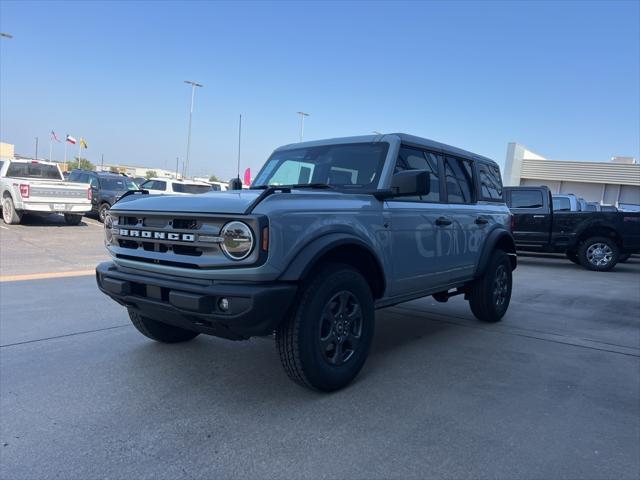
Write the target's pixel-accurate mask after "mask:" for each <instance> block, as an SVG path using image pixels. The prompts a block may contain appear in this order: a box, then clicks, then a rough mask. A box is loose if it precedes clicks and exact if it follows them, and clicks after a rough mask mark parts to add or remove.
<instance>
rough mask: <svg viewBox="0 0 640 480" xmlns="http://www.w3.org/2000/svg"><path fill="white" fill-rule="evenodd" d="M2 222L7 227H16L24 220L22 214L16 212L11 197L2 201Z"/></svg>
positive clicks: (8, 196)
mask: <svg viewBox="0 0 640 480" xmlns="http://www.w3.org/2000/svg"><path fill="white" fill-rule="evenodd" d="M2 220H4V223H6V224H7V225H16V224H18V223H20V220H22V213H20V212H17V211H16V208H15V206H14V204H13V199H12V198H11V196H10V195H6V196H5V197H4V198H3V199H2Z"/></svg>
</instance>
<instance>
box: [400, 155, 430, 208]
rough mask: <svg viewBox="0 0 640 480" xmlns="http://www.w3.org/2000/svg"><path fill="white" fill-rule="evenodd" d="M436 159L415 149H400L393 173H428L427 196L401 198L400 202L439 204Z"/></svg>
mask: <svg viewBox="0 0 640 480" xmlns="http://www.w3.org/2000/svg"><path fill="white" fill-rule="evenodd" d="M438 158H439V155H436V154H434V153H431V152H425V151H423V150H419V149H417V148H412V147H401V148H400V152H398V160H397V162H396V167H395V170H394V173H398V172H402V171H405V170H427V171H428V172H429V180H430V185H429V194H428V195H421V196H420V195H419V196H415V197H401V198H399V200H402V201H417V202H439V201H440V177H439V175H438Z"/></svg>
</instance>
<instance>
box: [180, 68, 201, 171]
mask: <svg viewBox="0 0 640 480" xmlns="http://www.w3.org/2000/svg"><path fill="white" fill-rule="evenodd" d="M184 83H186V84H188V85H191V108H190V109H189V133H188V135H187V158H186V160H185V161H184V175H183V176H184V177H186V176H187V173H188V170H189V152H190V150H191V117H193V97H194V96H195V93H196V87H204V85H202V84H201V83H196V82H193V81H191V80H185V81H184Z"/></svg>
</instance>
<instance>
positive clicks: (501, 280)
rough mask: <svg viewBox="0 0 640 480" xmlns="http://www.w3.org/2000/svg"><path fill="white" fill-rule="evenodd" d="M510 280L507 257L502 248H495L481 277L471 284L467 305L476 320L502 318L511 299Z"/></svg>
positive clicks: (509, 265) (492, 320)
mask: <svg viewBox="0 0 640 480" xmlns="http://www.w3.org/2000/svg"><path fill="white" fill-rule="evenodd" d="M512 281H513V279H512V272H511V262H510V261H509V257H508V256H507V254H506V253H504V252H503V251H502V250H496V251H495V252H493V256H492V257H491V259H490V260H489V264H488V265H487V269H486V270H485V272H484V274H483V275H482V277H480V278H478V279H477V280H475V281H474V282H473V284H472V285H471V291H470V293H469V305H470V306H471V311H472V312H473V314H474V315H475V316H476V318H477V319H478V320H481V321H483V322H499V321H500V320H502V317H503V316H504V314H505V313H507V308H508V307H509V302H510V301H511V287H512Z"/></svg>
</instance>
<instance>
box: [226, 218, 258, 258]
mask: <svg viewBox="0 0 640 480" xmlns="http://www.w3.org/2000/svg"><path fill="white" fill-rule="evenodd" d="M220 234H221V236H222V238H224V241H223V242H222V244H221V246H222V251H223V252H224V253H225V254H226V255H227V256H228V257H229V258H231V259H232V260H242V259H243V258H247V257H248V256H249V254H250V253H251V250H253V243H254V242H253V232H252V231H251V229H250V228H249V226H248V225H247V224H245V223H242V222H229V223H227V224H226V225H225V226H224V227H222V231H221V232H220Z"/></svg>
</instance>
